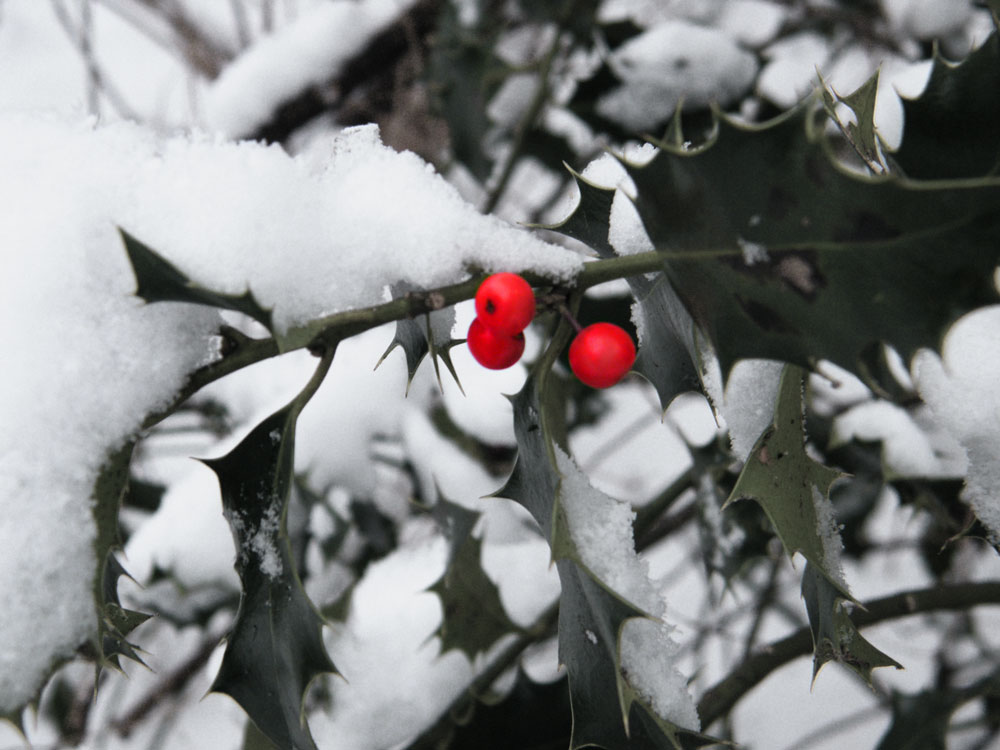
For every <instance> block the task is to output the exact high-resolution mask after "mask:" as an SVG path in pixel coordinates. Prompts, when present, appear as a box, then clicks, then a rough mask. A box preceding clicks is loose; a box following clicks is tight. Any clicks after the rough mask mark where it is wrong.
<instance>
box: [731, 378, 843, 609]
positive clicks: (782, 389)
mask: <svg viewBox="0 0 1000 750" xmlns="http://www.w3.org/2000/svg"><path fill="white" fill-rule="evenodd" d="M802 386H803V373H802V370H801V369H799V368H798V367H794V366H787V367H785V369H784V371H783V373H782V376H781V383H780V385H779V389H778V399H777V403H776V404H775V409H774V420H773V422H772V423H771V426H770V427H769V428H768V429H767V430H765V431H764V433H763V434H762V435H761V436H760V438H759V439H758V440H757V443H756V445H754V447H753V450H752V451H750V456H749V457H748V458H747V461H746V465H745V466H744V467H743V471H742V472H741V473H740V476H739V479H737V480H736V486H735V487H733V491H732V493H730V495H729V499H728V500H727V501H726V504H727V505H728V504H729V503H732V502H734V501H736V500H740V499H743V498H751V499H753V500H756V501H757V502H758V503H759V504H760V506H761V507H762V508H763V509H764V512H765V513H766V514H767V517H768V519H769V520H770V521H771V525H772V526H774V530H775V533H777V535H778V538H779V539H781V542H782V544H783V545H784V546H785V550H786V551H787V552H788V554H789V556H791V555H793V554H795V553H796V552H801V553H802V556H803V557H805V558H806V560H808V561H809V562H810V563H812V564H813V565H814V566H815V567H816V568H817V569H818V570H819V571H820V572H822V574H823V575H824V576H825V577H826V578H827V580H829V581H830V583H831V584H833V585H834V586H835V587H836V588H837V590H838V591H840V593H841V595H842V596H843V597H844V598H846V599H850V600H851V601H853V598H852V597H851V595H850V593H849V592H848V590H847V585H846V584H845V583H844V581H843V575H842V573H841V570H840V564H839V553H840V544H841V543H840V532H839V531H838V529H837V525H836V521H835V520H834V517H833V505H832V503H831V502H830V496H829V495H830V486H831V485H832V484H833V483H834V482H835V481H836V480H837V479H839V478H840V477H841V476H842V475H841V474H840V472H838V471H835V470H834V469H831V468H828V467H826V466H823V465H822V464H820V463H817V462H816V461H814V460H813V459H812V458H810V456H809V455H808V454H807V453H806V449H805V430H804V425H803V414H802Z"/></svg>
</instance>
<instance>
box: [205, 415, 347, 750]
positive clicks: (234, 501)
mask: <svg viewBox="0 0 1000 750" xmlns="http://www.w3.org/2000/svg"><path fill="white" fill-rule="evenodd" d="M302 404H303V399H302V397H301V396H300V397H299V398H298V399H296V400H294V401H292V402H291V403H290V404H288V405H287V406H285V407H284V408H282V409H280V410H279V411H277V412H275V413H274V414H272V415H271V416H270V417H268V418H267V419H265V420H264V421H263V422H261V423H260V424H259V425H258V426H257V427H255V428H254V429H253V430H252V431H251V432H250V434H249V435H247V436H246V437H245V438H244V439H243V441H242V442H240V444H239V445H237V446H236V448H234V449H233V450H232V451H231V452H230V453H228V454H227V455H225V456H223V457H221V458H217V459H211V460H207V461H205V463H206V464H207V465H208V466H209V467H210V468H211V469H212V470H213V471H214V472H215V473H216V475H217V476H218V478H219V485H220V487H221V490H222V503H223V512H224V514H225V516H226V519H227V520H228V522H229V526H230V528H231V530H232V532H233V537H234V539H235V542H236V550H237V552H236V572H237V573H238V574H239V577H240V582H241V584H242V596H241V598H240V606H239V611H238V612H237V615H236V622H235V623H234V625H233V628H232V632H231V633H230V635H229V639H228V644H227V646H226V652H225V655H224V656H223V659H222V665H221V667H220V668H219V673H218V675H217V677H216V678H215V681H214V682H213V684H212V690H214V691H216V692H221V693H227V694H228V695H230V696H232V697H233V698H234V699H235V700H236V701H237V703H239V704H240V705H241V706H242V707H243V709H244V710H245V711H246V712H247V715H248V716H249V717H250V718H251V719H252V720H253V722H254V723H255V724H256V725H257V727H258V728H259V729H260V730H261V731H262V732H263V733H264V734H265V735H267V737H268V738H269V739H270V740H271V741H272V742H274V743H275V744H276V745H278V746H279V747H281V748H288V749H294V750H315V745H314V743H313V740H312V737H311V736H310V733H309V729H308V726H307V725H306V723H305V718H304V715H303V697H304V693H305V691H306V689H307V688H308V687H309V684H310V683H311V682H312V680H313V679H314V678H315V677H317V676H318V675H320V674H323V673H326V672H336V668H335V667H334V665H333V662H332V661H331V660H330V657H329V655H328V653H327V651H326V648H325V647H324V645H323V638H322V634H321V631H322V626H323V622H322V620H321V618H320V616H319V615H318V614H317V612H316V610H315V609H314V608H313V605H312V602H310V601H309V599H308V597H307V596H306V594H305V592H304V591H303V589H302V585H301V583H300V582H299V579H298V575H297V573H296V571H295V566H294V562H293V559H292V554H291V547H290V544H289V540H288V534H287V532H286V529H285V514H286V509H287V503H288V496H289V492H290V488H291V482H292V469H293V466H294V460H293V458H294V443H295V422H296V418H297V416H298V412H299V410H300V409H301V406H302Z"/></svg>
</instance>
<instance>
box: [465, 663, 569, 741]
mask: <svg viewBox="0 0 1000 750" xmlns="http://www.w3.org/2000/svg"><path fill="white" fill-rule="evenodd" d="M570 725H571V717H570V707H569V693H568V691H567V689H566V683H565V679H559V680H556V681H554V682H550V683H536V682H533V681H532V680H531V679H530V678H529V677H528V676H527V675H526V674H525V673H524V671H523V670H521V669H518V670H517V676H516V677H515V679H514V686H513V687H512V688H511V689H510V691H509V692H508V693H507V694H506V695H504V696H503V697H502V698H501V699H499V700H496V701H490V702H489V703H485V704H484V703H479V704H478V705H475V706H474V712H473V714H472V716H471V717H470V718H469V719H468V720H467V721H464V722H462V723H460V724H459V725H458V726H456V727H455V729H454V732H453V734H452V736H451V738H450V740H449V744H448V747H449V748H451V750H510V748H512V747H517V748H533V747H534V748H542V747H550V746H551V747H566V746H567V745H568V744H569V735H570Z"/></svg>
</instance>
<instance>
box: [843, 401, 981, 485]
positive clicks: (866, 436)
mask: <svg viewBox="0 0 1000 750" xmlns="http://www.w3.org/2000/svg"><path fill="white" fill-rule="evenodd" d="M924 421H926V420H924ZM928 426H929V425H922V424H920V423H919V422H918V421H917V420H916V419H915V417H914V415H912V414H911V413H910V412H909V411H907V410H906V409H903V408H902V407H900V406H896V405H895V404H892V403H889V402H888V401H875V400H872V401H867V402H865V403H863V404H858V405H857V406H855V407H853V408H851V409H849V410H848V411H846V412H845V413H843V414H841V415H839V416H838V417H837V418H836V420H835V421H834V425H833V433H832V434H831V436H830V447H835V446H837V445H841V444H843V443H847V442H850V441H851V440H860V441H867V442H871V441H879V442H881V443H882V471H883V473H884V475H885V476H886V477H887V478H894V477H954V476H961V475H962V474H964V473H965V466H964V463H965V462H964V461H963V460H961V459H960V454H959V456H956V455H955V454H956V451H955V447H954V446H953V445H951V444H948V443H946V442H945V441H943V440H941V439H938V436H936V435H935V434H934V432H933V431H931V430H929V429H927V428H928ZM960 450H961V449H959V451H960ZM956 459H957V460H956Z"/></svg>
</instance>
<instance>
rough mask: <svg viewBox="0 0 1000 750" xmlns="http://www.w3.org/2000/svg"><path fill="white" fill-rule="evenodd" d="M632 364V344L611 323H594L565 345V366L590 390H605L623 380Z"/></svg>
mask: <svg viewBox="0 0 1000 750" xmlns="http://www.w3.org/2000/svg"><path fill="white" fill-rule="evenodd" d="M634 362H635V344H634V343H633V341H632V337H631V336H629V335H628V333H626V331H625V329H623V328H621V327H619V326H616V325H615V324H614V323H594V324H593V325H589V326H587V327H586V328H584V329H583V330H582V331H580V332H579V333H578V334H577V335H576V338H574V339H573V343H571V344H570V345H569V366H570V369H572V370H573V374H574V375H576V376H577V377H578V378H579V379H580V380H581V381H582V382H583V383H586V384H587V385H589V386H590V387H591V388H609V387H610V386H613V385H614V384H615V383H617V382H618V381H619V380H621V379H622V378H623V377H625V373H627V372H628V371H629V370H630V369H632V364H633V363H634Z"/></svg>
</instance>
